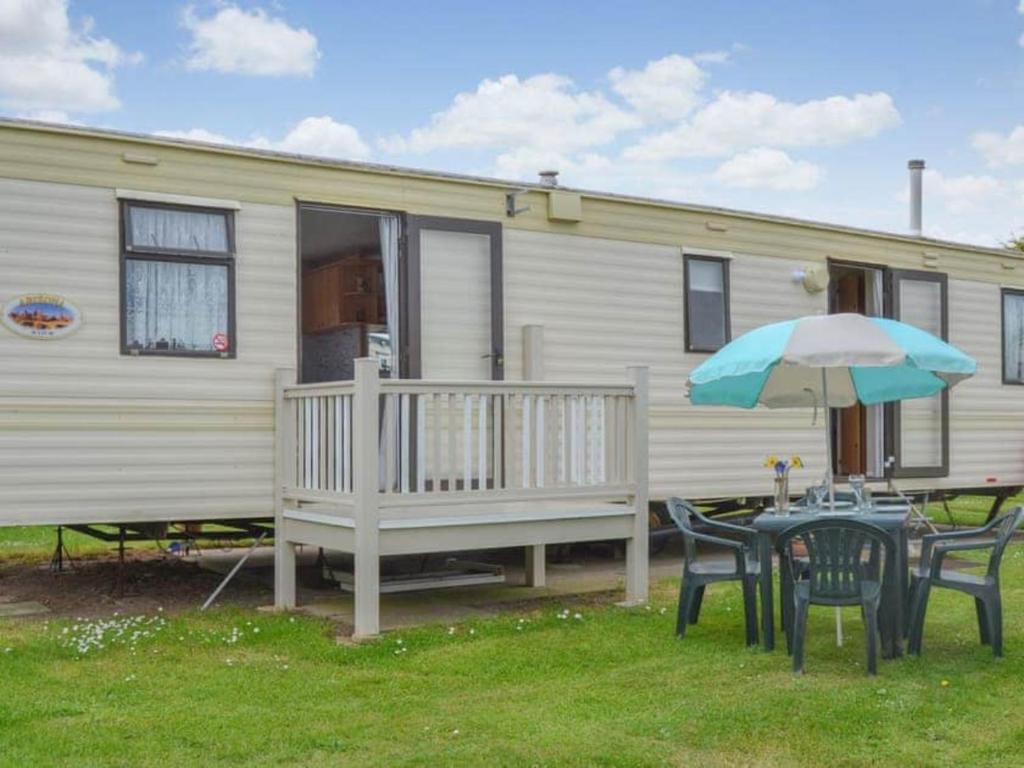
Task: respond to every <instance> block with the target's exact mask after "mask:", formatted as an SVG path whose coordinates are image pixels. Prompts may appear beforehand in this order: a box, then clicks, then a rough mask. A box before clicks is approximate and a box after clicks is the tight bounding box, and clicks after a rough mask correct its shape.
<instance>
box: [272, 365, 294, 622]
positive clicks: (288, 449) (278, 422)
mask: <svg viewBox="0 0 1024 768" xmlns="http://www.w3.org/2000/svg"><path fill="white" fill-rule="evenodd" d="M295 382H296V378H295V371H294V370H293V369H291V368H278V369H277V370H276V371H274V607H275V608H276V609H277V610H287V609H289V608H294V607H295V567H296V563H295V545H294V544H292V543H291V542H290V541H288V540H287V538H286V533H285V524H284V502H285V498H284V489H285V487H287V486H294V485H295V478H294V477H293V475H294V470H295V419H294V418H291V412H292V404H291V402H290V401H288V400H285V398H284V389H285V387H287V386H290V385H292V384H295Z"/></svg>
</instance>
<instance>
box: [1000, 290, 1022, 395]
mask: <svg viewBox="0 0 1024 768" xmlns="http://www.w3.org/2000/svg"><path fill="white" fill-rule="evenodd" d="M1003 383H1004V384H1024V291H1014V290H1011V289H1009V288H1004V289H1003Z"/></svg>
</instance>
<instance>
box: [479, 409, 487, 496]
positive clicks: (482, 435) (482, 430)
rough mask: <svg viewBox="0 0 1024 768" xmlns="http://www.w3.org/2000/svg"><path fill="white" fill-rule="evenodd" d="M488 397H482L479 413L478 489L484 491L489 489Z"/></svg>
mask: <svg viewBox="0 0 1024 768" xmlns="http://www.w3.org/2000/svg"><path fill="white" fill-rule="evenodd" d="M487 399H488V396H487V395H483V394H482V395H480V402H479V411H478V413H477V427H476V432H477V435H476V437H477V457H476V462H477V472H476V476H477V487H478V488H479V489H480V490H481V491H482V490H484V489H485V488H486V487H487Z"/></svg>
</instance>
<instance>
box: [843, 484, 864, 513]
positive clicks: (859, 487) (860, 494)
mask: <svg viewBox="0 0 1024 768" xmlns="http://www.w3.org/2000/svg"><path fill="white" fill-rule="evenodd" d="M847 482H849V483H850V490H851V491H853V505H854V508H855V511H856V512H866V511H867V504H866V502H867V499H866V498H865V496H864V490H865V488H864V486H865V483H866V482H867V478H866V477H864V475H850V476H849V477H848V478H847Z"/></svg>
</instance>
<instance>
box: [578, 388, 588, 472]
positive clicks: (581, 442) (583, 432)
mask: <svg viewBox="0 0 1024 768" xmlns="http://www.w3.org/2000/svg"><path fill="white" fill-rule="evenodd" d="M575 440H576V485H583V484H584V482H586V477H587V409H586V399H585V398H584V397H583V396H582V395H581V396H579V397H577V398H576V438H575Z"/></svg>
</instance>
